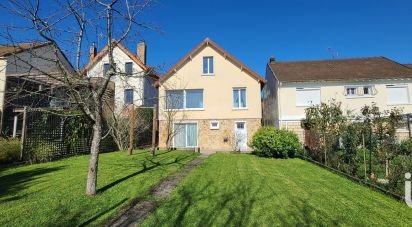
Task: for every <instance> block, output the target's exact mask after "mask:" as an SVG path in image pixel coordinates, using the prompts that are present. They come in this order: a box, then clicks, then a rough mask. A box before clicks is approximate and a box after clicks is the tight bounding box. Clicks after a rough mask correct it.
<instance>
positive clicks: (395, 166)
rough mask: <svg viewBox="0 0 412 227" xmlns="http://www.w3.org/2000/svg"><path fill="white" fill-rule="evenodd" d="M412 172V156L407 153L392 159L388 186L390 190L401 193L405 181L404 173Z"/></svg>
mask: <svg viewBox="0 0 412 227" xmlns="http://www.w3.org/2000/svg"><path fill="white" fill-rule="evenodd" d="M408 172H409V173H411V172H412V157H411V156H409V155H399V156H397V157H395V158H394V159H393V160H392V165H391V171H390V174H389V184H388V187H389V189H390V190H391V191H395V192H396V193H398V194H400V195H402V194H403V187H404V181H405V173H408Z"/></svg>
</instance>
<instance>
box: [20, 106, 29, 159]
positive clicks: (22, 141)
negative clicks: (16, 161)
mask: <svg viewBox="0 0 412 227" xmlns="http://www.w3.org/2000/svg"><path fill="white" fill-rule="evenodd" d="M26 123H27V106H25V107H24V109H23V124H22V126H21V138H20V161H21V160H23V154H24V140H25V139H26V128H27V127H26Z"/></svg>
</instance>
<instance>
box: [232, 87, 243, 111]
mask: <svg viewBox="0 0 412 227" xmlns="http://www.w3.org/2000/svg"><path fill="white" fill-rule="evenodd" d="M233 108H234V109H242V108H246V88H233Z"/></svg>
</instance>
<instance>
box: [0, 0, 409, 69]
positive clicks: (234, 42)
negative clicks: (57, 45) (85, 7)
mask: <svg viewBox="0 0 412 227" xmlns="http://www.w3.org/2000/svg"><path fill="white" fill-rule="evenodd" d="M411 12H412V1H410V0H409V1H406V0H405V1H388V0H382V1H380V0H358V1H352V0H345V1H343V0H342V1H338V0H322V1H321V0H312V1H309V0H288V1H286V0H284V1H257V0H256V1H228V0H220V1H219V0H209V1H193V0H192V1H177V0H174V1H172V0H157V2H156V4H155V5H154V6H153V7H152V8H150V9H149V10H147V11H146V12H145V13H144V15H143V18H144V21H146V22H153V23H155V24H156V25H157V26H159V27H160V28H161V31H156V32H154V31H146V32H144V33H143V34H142V35H143V38H144V39H145V40H146V42H147V44H148V63H149V64H150V65H152V66H161V67H162V68H163V70H167V69H168V68H169V67H170V66H172V65H173V64H174V63H176V62H177V61H178V60H179V59H180V58H182V57H183V56H184V55H185V54H186V53H187V52H189V51H190V50H191V49H192V48H194V47H195V46H196V45H197V44H198V43H200V42H201V41H202V40H203V39H204V38H206V37H210V38H211V39H212V40H214V41H215V42H216V43H218V44H219V45H220V46H221V47H223V48H224V49H225V50H227V51H228V52H229V53H231V54H232V55H234V56H235V57H236V58H237V59H239V60H240V61H242V62H244V63H245V64H247V65H248V66H250V67H251V68H252V69H254V70H255V71H256V72H258V73H259V74H261V75H262V76H264V71H265V64H266V62H267V61H268V59H269V57H270V56H275V57H276V59H277V61H293V60H308V59H330V58H332V54H331V52H330V51H328V48H332V49H333V52H334V53H337V58H351V57H368V56H386V57H389V58H391V59H394V60H396V61H399V62H401V63H412V14H411ZM0 20H1V21H3V24H4V23H9V22H13V23H18V22H16V21H15V20H16V19H13V18H11V17H10V16H9V15H7V14H5V13H2V14H1V15H0ZM0 41H1V39H0ZM137 42H138V40H135V41H132V42H128V43H127V44H126V45H127V47H128V48H129V49H130V50H131V51H132V52H134V51H135V49H136V43H137Z"/></svg>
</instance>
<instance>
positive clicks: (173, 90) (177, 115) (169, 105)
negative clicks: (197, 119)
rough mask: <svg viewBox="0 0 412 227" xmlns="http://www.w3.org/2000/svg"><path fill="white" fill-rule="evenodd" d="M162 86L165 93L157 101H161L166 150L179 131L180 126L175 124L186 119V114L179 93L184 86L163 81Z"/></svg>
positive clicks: (171, 144)
mask: <svg viewBox="0 0 412 227" xmlns="http://www.w3.org/2000/svg"><path fill="white" fill-rule="evenodd" d="M162 86H163V87H164V89H165V92H166V93H165V94H164V95H163V96H160V97H159V102H162V105H163V108H162V109H163V111H161V112H159V114H162V118H163V121H164V124H165V125H164V127H165V132H166V135H165V137H166V138H165V142H166V147H167V149H168V150H170V149H172V146H173V139H174V137H175V136H176V135H177V134H178V133H179V130H180V128H179V127H175V125H176V124H179V123H183V122H184V120H185V119H186V114H185V111H184V108H183V105H184V101H183V99H184V97H183V95H182V94H183V93H179V92H180V91H183V90H184V87H185V86H182V85H181V82H180V83H178V84H177V83H164V84H162Z"/></svg>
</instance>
